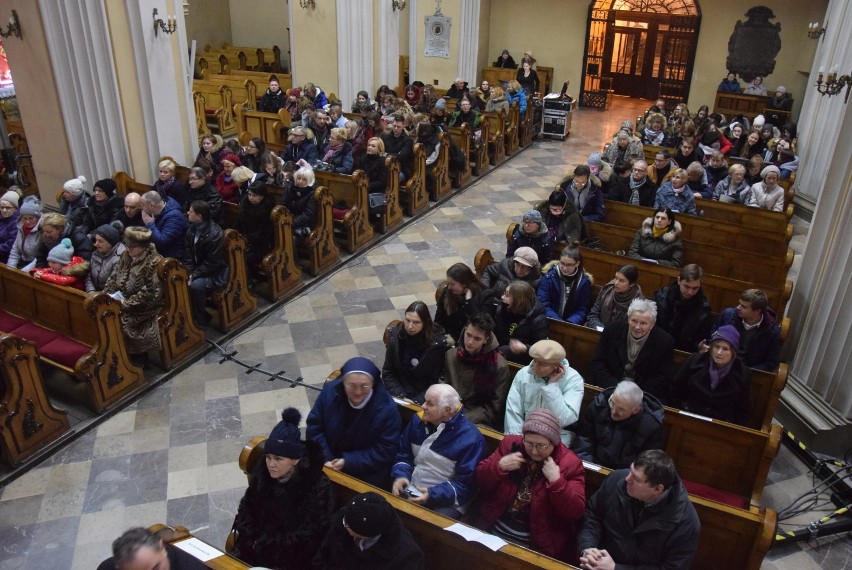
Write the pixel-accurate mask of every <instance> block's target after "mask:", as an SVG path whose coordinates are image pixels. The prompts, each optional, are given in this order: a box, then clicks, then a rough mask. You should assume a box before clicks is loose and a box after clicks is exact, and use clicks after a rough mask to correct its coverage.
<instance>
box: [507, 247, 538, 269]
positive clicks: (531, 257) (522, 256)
mask: <svg viewBox="0 0 852 570" xmlns="http://www.w3.org/2000/svg"><path fill="white" fill-rule="evenodd" d="M512 259H513V261H517V262H518V263H520V264H521V265H526V266H527V267H537V266H538V265H539V261H538V254H537V253H536V252H535V250H534V249H533V248H531V247H526V246H524V247H519V248H518V249H516V250H515V257H514V258H512Z"/></svg>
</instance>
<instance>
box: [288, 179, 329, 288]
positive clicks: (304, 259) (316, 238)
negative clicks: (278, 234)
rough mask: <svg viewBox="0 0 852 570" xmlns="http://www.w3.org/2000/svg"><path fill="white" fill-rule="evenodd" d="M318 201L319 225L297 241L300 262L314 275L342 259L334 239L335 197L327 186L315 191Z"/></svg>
mask: <svg viewBox="0 0 852 570" xmlns="http://www.w3.org/2000/svg"><path fill="white" fill-rule="evenodd" d="M314 198H315V199H316V201H317V225H316V226H315V227H314V229H313V231H312V232H311V233H310V234H309V235H308V236H307V237H306V238H304V239H299V240H297V242H296V251H297V252H298V253H299V256H300V259H299V264H300V265H303V268H304V269H305V271H307V272H308V273H310V274H311V275H313V276H316V275H318V274H319V273H320V272H321V271H323V270H325V269H328V268H329V267H331V266H332V265H334V264H335V263H338V262H339V261H340V250H339V249H338V247H337V243H335V241H334V214H333V212H332V205H333V204H334V198H333V197H332V195H331V192H329V190H328V188H326V187H325V186H320V187H318V188H317V189H316V190H315V191H314Z"/></svg>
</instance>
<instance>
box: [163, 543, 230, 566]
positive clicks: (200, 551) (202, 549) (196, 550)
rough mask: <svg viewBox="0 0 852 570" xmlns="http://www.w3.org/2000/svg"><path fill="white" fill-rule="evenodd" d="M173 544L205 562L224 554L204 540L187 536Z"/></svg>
mask: <svg viewBox="0 0 852 570" xmlns="http://www.w3.org/2000/svg"><path fill="white" fill-rule="evenodd" d="M174 546H176V547H178V548H180V549H181V550H183V551H184V552H186V553H188V554H191V555H193V556H194V557H196V558H198V559H199V560H201V561H202V562H207V561H208V560H213V559H214V558H218V557H219V556H224V554H225V553H224V552H220V551H218V550H216V549H215V548H213V547H212V546H210V545H209V544H207V543H206V542H202V541H200V540H198V539H197V538H194V537H193V538H188V539H186V540H181V541H180V542H175V543H174Z"/></svg>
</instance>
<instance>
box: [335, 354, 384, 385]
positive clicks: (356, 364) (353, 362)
mask: <svg viewBox="0 0 852 570" xmlns="http://www.w3.org/2000/svg"><path fill="white" fill-rule="evenodd" d="M353 372H360V373H361V374H366V375H367V376H369V377H370V378H372V379H373V382H376V381H377V380H381V379H382V372H381V371H380V370H379V368H378V367H377V366H376V365H375V364H373V361H372V360H370V359H369V358H364V357H363V356H356V357H355V358H350V359H349V360H347V361H346V363H345V364H344V365H343V366H342V367H341V368H340V377H341V378H345V377H346V376H347V375H348V374H352V373H353Z"/></svg>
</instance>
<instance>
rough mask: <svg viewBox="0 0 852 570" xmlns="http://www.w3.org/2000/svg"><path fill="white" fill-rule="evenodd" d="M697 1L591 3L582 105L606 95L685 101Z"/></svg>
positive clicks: (590, 104)
mask: <svg viewBox="0 0 852 570" xmlns="http://www.w3.org/2000/svg"><path fill="white" fill-rule="evenodd" d="M700 23H701V8H700V7H699V6H698V2H697V1H695V0H592V2H591V3H590V4H589V18H588V24H587V35H586V51H585V56H584V60H583V70H584V75H583V89H582V91H581V94H580V104H581V105H583V106H586V107H600V108H602V107H603V106H604V105H603V103H604V102H605V100H606V94H607V93H609V92H610V90H611V92H613V93H615V94H617V95H627V96H630V97H639V98H642V99H656V98H658V97H661V98H663V99H668V100H672V101H674V100H686V99H687V97H688V96H689V86H690V78H691V76H692V66H693V63H694V62H695V49H696V46H697V44H698V29H699V26H700Z"/></svg>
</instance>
